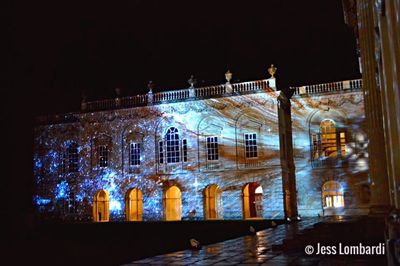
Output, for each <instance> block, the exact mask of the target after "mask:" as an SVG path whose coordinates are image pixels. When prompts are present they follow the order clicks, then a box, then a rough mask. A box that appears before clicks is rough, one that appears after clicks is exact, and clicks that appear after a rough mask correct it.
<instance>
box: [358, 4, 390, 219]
mask: <svg viewBox="0 0 400 266" xmlns="http://www.w3.org/2000/svg"><path fill="white" fill-rule="evenodd" d="M373 5H374V0H360V1H357V14H358V19H359V21H358V22H359V23H358V32H359V42H360V50H361V66H362V67H361V68H362V72H363V73H362V79H363V91H364V100H365V116H366V121H367V128H368V131H367V133H368V138H369V146H368V149H369V172H370V177H371V182H372V183H371V208H370V213H371V214H380V213H385V212H387V210H388V209H389V204H390V199H389V187H388V175H387V170H386V165H387V164H386V154H385V137H384V130H383V118H382V115H383V114H382V102H381V91H380V88H379V87H378V84H377V63H376V61H375V32H374V12H373Z"/></svg>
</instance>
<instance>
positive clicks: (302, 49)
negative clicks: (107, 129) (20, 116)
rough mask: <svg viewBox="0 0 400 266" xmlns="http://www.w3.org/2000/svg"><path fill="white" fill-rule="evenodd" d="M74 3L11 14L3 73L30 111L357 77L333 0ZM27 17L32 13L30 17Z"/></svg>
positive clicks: (349, 35) (34, 7)
mask: <svg viewBox="0 0 400 266" xmlns="http://www.w3.org/2000/svg"><path fill="white" fill-rule="evenodd" d="M192 3H193V4H189V1H155V0H136V1H129V3H124V4H122V3H121V4H114V3H113V4H112V5H110V3H109V4H101V3H97V4H96V5H93V4H88V3H85V1H82V3H80V4H79V5H72V4H71V3H65V4H64V5H62V4H60V3H59V2H58V1H54V2H53V3H50V4H49V3H46V4H40V3H38V2H36V1H32V3H28V4H27V5H26V4H25V5H24V6H23V8H22V6H21V7H20V8H18V7H17V8H18V10H19V12H18V14H17V16H16V22H15V27H16V29H17V31H16V38H15V43H14V44H13V47H12V48H13V52H14V55H15V58H13V60H12V61H13V62H12V63H13V64H12V65H13V68H14V69H12V70H13V73H17V75H18V82H19V83H20V85H21V86H20V88H23V93H24V94H25V95H28V96H29V99H30V100H34V101H35V102H36V103H37V104H36V105H34V106H32V107H33V109H34V110H33V111H34V113H35V114H36V113H39V114H42V113H44V114H46V113H55V112H65V111H75V110H78V109H79V103H80V95H81V92H82V91H85V92H86V94H87V95H88V97H89V99H99V98H108V97H113V95H114V94H113V89H114V88H115V87H120V88H122V89H123V93H124V94H125V95H136V94H138V93H144V92H146V91H147V89H146V84H147V82H148V81H149V80H152V81H153V82H155V84H156V91H157V90H165V89H175V88H184V87H188V84H187V80H188V78H189V76H190V74H194V75H195V76H196V78H197V79H198V81H199V83H198V85H197V86H202V85H203V86H204V85H209V84H219V83H222V82H224V73H225V72H226V70H228V69H230V70H231V71H232V72H233V73H234V78H233V80H234V81H238V80H241V81H245V80H254V79H262V78H266V77H268V75H267V71H266V69H267V68H268V66H269V65H270V64H271V63H274V64H275V65H276V66H277V67H278V75H279V81H280V85H281V87H282V86H289V85H301V84H311V83H319V82H328V81H336V80H342V79H348V78H354V77H358V66H357V63H356V55H355V47H354V46H355V40H354V37H353V36H352V33H351V31H350V30H349V29H348V28H347V27H346V25H345V24H344V21H343V13H342V8H341V1H338V0H327V1H320V0H314V1H287V0H286V1H283V0H268V1H254V2H249V3H247V4H245V3H244V2H238V3H234V2H233V1H226V0H221V1H198V2H197V1H193V2H192ZM33 11H34V12H33Z"/></svg>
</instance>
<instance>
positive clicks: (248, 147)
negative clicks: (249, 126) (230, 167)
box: [243, 132, 258, 160]
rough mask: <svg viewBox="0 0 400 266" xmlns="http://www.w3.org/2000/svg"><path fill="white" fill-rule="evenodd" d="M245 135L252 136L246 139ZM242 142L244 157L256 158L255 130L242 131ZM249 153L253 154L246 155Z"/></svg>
mask: <svg viewBox="0 0 400 266" xmlns="http://www.w3.org/2000/svg"><path fill="white" fill-rule="evenodd" d="M246 136H252V138H247V139H246ZM250 142H251V143H250ZM253 142H254V143H253ZM243 144H244V157H245V158H246V159H250V160H252V159H258V142H257V133H256V132H249V133H244V134H243ZM251 154H252V155H253V156H248V155H251Z"/></svg>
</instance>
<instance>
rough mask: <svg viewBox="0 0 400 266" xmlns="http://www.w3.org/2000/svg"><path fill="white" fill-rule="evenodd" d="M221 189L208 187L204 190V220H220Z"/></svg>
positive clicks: (212, 186) (213, 186)
mask: <svg viewBox="0 0 400 266" xmlns="http://www.w3.org/2000/svg"><path fill="white" fill-rule="evenodd" d="M221 194H222V193H221V189H219V187H218V186H217V185H210V186H207V187H206V188H205V189H204V219H206V220H209V219H221V218H222V215H221V211H222V200H221Z"/></svg>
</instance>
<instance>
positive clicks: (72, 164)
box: [67, 143, 79, 173]
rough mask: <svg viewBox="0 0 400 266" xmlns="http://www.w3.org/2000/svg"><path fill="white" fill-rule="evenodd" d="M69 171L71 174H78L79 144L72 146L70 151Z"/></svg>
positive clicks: (69, 148)
mask: <svg viewBox="0 0 400 266" xmlns="http://www.w3.org/2000/svg"><path fill="white" fill-rule="evenodd" d="M67 153H68V171H69V172H70V173H76V172H78V161H79V157H78V145H77V144H75V143H74V144H71V145H70V146H69V147H68V149H67Z"/></svg>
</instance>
